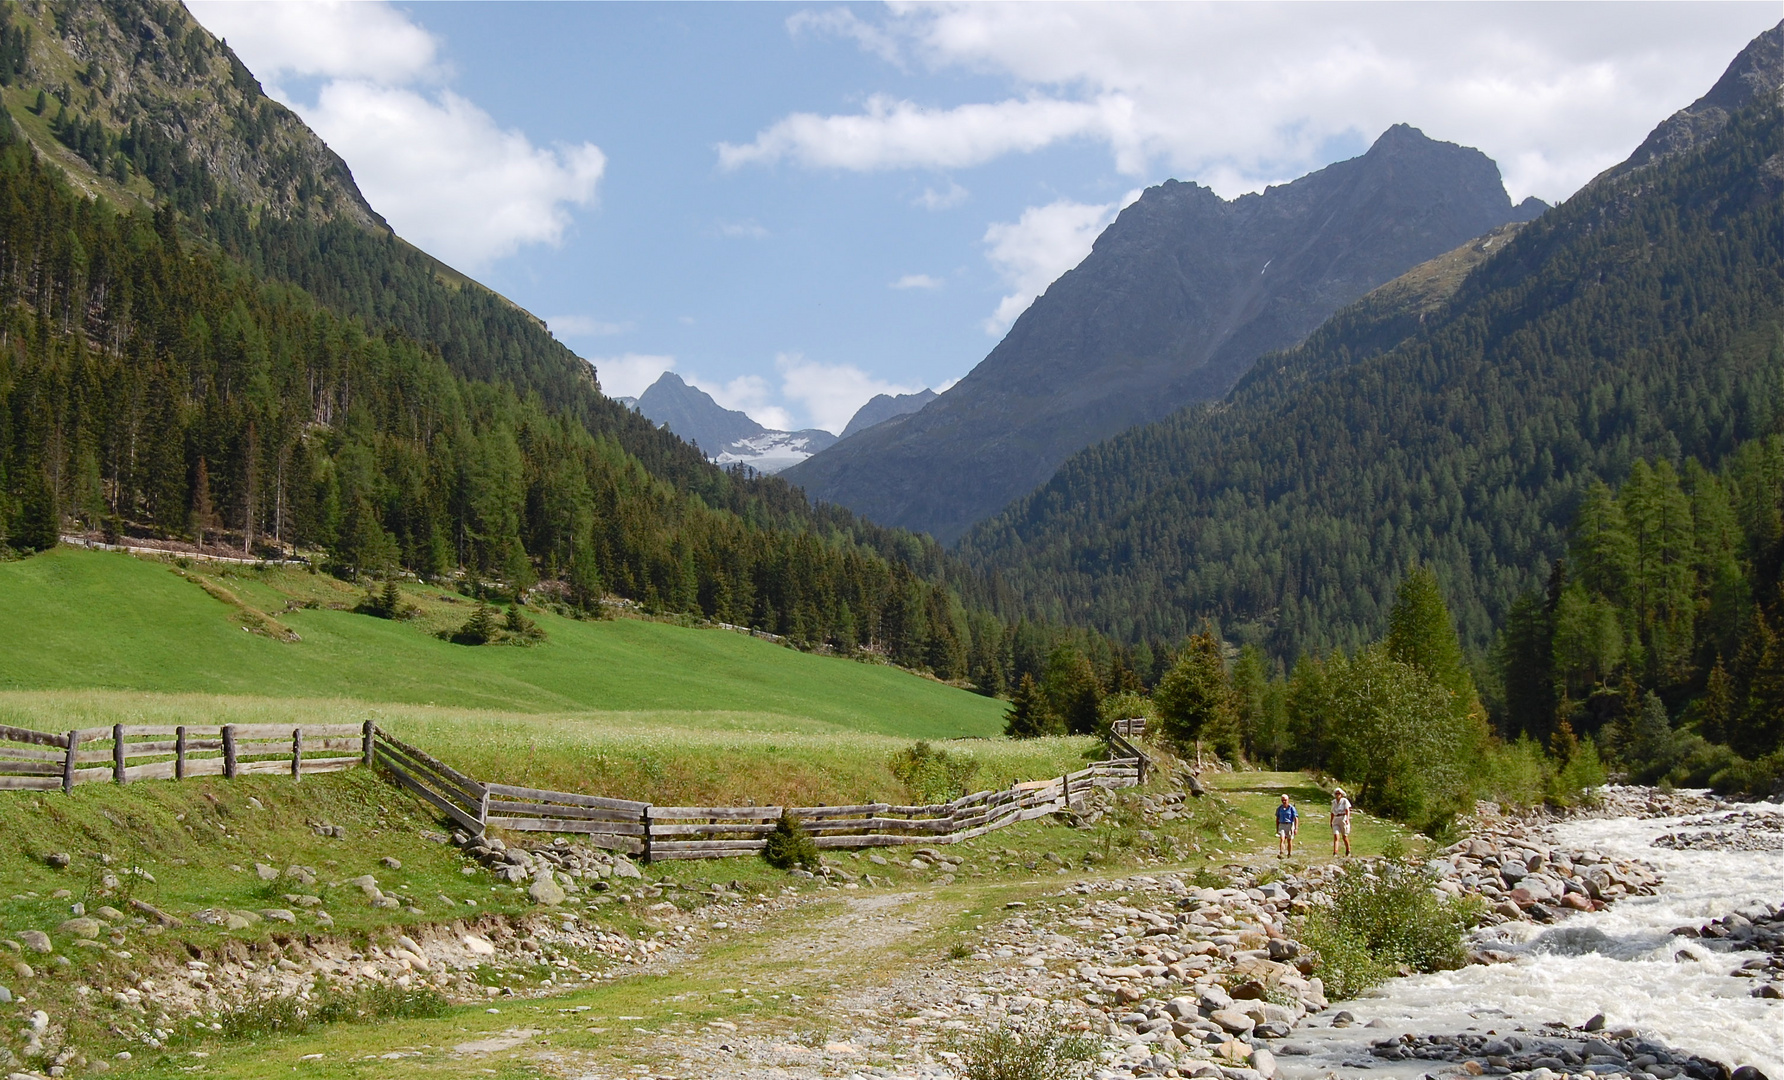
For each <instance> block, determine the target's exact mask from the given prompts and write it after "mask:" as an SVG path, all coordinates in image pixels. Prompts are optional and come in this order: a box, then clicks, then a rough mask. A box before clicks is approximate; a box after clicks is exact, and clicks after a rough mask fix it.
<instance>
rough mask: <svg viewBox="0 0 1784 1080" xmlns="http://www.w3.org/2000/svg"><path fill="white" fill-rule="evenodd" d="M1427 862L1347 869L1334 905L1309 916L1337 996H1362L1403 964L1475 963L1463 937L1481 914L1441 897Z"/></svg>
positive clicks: (1306, 938)
mask: <svg viewBox="0 0 1784 1080" xmlns="http://www.w3.org/2000/svg"><path fill="white" fill-rule="evenodd" d="M1434 884H1435V882H1434V879H1433V878H1432V876H1431V874H1430V873H1429V872H1427V871H1425V870H1424V869H1423V868H1419V867H1414V866H1408V865H1405V864H1400V863H1395V862H1391V861H1384V862H1380V863H1375V864H1353V865H1351V866H1349V867H1346V868H1345V870H1344V871H1343V873H1341V874H1340V875H1339V876H1338V877H1337V879H1335V880H1334V881H1333V882H1332V884H1331V885H1330V886H1329V887H1328V888H1327V895H1328V897H1329V898H1330V900H1331V904H1330V906H1328V907H1324V908H1319V909H1316V910H1315V911H1314V912H1313V913H1312V914H1310V915H1308V916H1307V918H1306V919H1305V920H1304V921H1303V923H1302V927H1301V942H1302V944H1304V945H1306V946H1308V947H1309V948H1311V949H1312V950H1313V951H1314V953H1315V954H1316V956H1317V960H1318V969H1317V970H1318V973H1319V975H1320V978H1321V979H1323V980H1324V981H1325V984H1326V988H1327V990H1328V992H1329V993H1330V995H1331V996H1332V997H1333V998H1335V999H1343V998H1349V997H1355V996H1356V995H1357V994H1359V993H1361V992H1363V991H1364V990H1367V989H1369V988H1370V987H1371V986H1375V985H1377V984H1378V983H1380V982H1382V981H1384V980H1385V979H1387V978H1388V977H1389V976H1391V975H1393V974H1395V973H1396V972H1397V971H1398V970H1399V969H1401V968H1402V967H1405V968H1410V969H1411V970H1413V971H1423V972H1430V971H1444V970H1448V969H1450V968H1457V967H1461V966H1462V965H1463V964H1464V963H1466V962H1467V955H1466V953H1465V952H1464V951H1463V948H1462V937H1463V934H1464V933H1465V932H1466V931H1467V929H1468V926H1469V924H1470V922H1472V921H1473V918H1474V916H1475V914H1476V912H1475V911H1474V909H1473V908H1471V907H1470V906H1468V905H1465V904H1460V903H1453V902H1450V901H1447V900H1444V899H1440V898H1439V897H1438V896H1437V895H1436V893H1435V891H1434V890H1433V888H1432V886H1433V885H1434Z"/></svg>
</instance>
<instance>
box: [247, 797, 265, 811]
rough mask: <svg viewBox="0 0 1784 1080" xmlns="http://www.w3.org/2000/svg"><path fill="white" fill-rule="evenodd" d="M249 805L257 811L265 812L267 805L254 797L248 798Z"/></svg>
mask: <svg viewBox="0 0 1784 1080" xmlns="http://www.w3.org/2000/svg"><path fill="white" fill-rule="evenodd" d="M248 805H249V806H251V807H253V808H254V809H256V810H265V809H266V804H264V803H262V802H261V801H260V800H259V799H256V798H255V797H254V796H252V795H250V796H248Z"/></svg>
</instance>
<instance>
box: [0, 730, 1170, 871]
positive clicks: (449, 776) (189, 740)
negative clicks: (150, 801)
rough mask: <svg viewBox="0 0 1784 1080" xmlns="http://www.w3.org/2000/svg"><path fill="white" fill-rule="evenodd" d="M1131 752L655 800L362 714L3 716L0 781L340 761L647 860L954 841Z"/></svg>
mask: <svg viewBox="0 0 1784 1080" xmlns="http://www.w3.org/2000/svg"><path fill="white" fill-rule="evenodd" d="M1110 746H1111V749H1112V750H1113V751H1114V752H1115V753H1116V754H1117V755H1119V756H1115V757H1113V758H1112V759H1111V760H1109V761H1099V762H1095V763H1093V764H1092V765H1090V766H1089V767H1088V768H1085V769H1081V770H1079V771H1077V772H1074V773H1068V774H1066V775H1064V776H1057V777H1053V778H1051V779H1048V780H1037V781H1032V782H1029V783H1021V784H1016V785H1014V786H1012V787H1009V788H1007V789H1005V790H1003V791H979V792H974V793H973V794H971V795H965V796H962V797H961V798H958V799H955V800H954V801H952V802H947V803H937V804H933V805H929V806H899V805H895V804H892V803H864V804H861V805H858V806H791V807H780V806H655V805H652V804H651V803H646V802H636V801H632V800H629V799H609V798H604V797H601V796H597V795H580V794H576V793H573V792H565V791H542V790H539V789H537V788H527V787H517V786H514V785H510V784H493V783H487V782H485V781H482V780H477V779H475V778H473V777H470V776H466V775H465V774H464V773H461V772H459V771H458V770H456V769H454V768H452V767H451V766H450V765H447V764H446V763H445V762H443V761H440V760H439V759H438V758H435V757H433V756H432V755H430V754H428V753H427V752H426V751H424V750H421V749H420V748H418V747H415V746H411V745H410V744H408V743H406V742H403V741H402V740H401V739H398V738H396V737H395V736H394V735H391V734H390V733H389V732H387V731H384V730H382V729H380V728H378V727H377V726H376V725H375V724H374V723H372V722H371V721H367V722H366V723H365V724H363V725H342V724H330V725H310V726H289V727H288V726H285V725H274V724H251V725H250V724H225V725H221V726H216V727H198V726H191V727H188V726H178V727H163V726H138V725H124V724H120V725H115V726H113V727H109V728H86V729H79V730H74V731H69V732H66V733H52V732H42V731H31V730H28V729H25V728H15V727H7V726H4V725H0V789H5V788H27V789H38V790H55V789H57V788H60V789H62V790H63V791H72V790H73V789H74V787H75V785H77V784H89V783H95V782H98V781H108V782H115V783H129V782H131V781H134V780H147V779H186V778H187V777H194V776H223V777H225V778H232V777H236V776H242V775H247V774H252V773H288V774H289V775H290V776H291V777H292V778H293V779H301V778H302V777H303V776H304V775H305V774H307V773H318V772H333V771H336V770H339V769H349V768H352V767H354V766H356V765H364V766H367V767H375V768H379V769H382V770H383V771H385V772H386V773H388V774H389V775H390V776H391V778H392V779H394V780H395V781H396V782H397V783H398V784H400V785H401V786H402V787H404V788H406V789H408V790H409V791H411V792H413V793H414V794H415V795H416V796H417V797H419V798H421V799H422V800H423V801H425V802H427V803H428V804H429V805H430V806H432V807H433V808H434V809H436V810H437V811H439V812H440V813H441V814H443V815H445V816H446V817H447V818H449V819H451V820H452V821H453V822H454V823H455V824H457V825H458V826H459V827H461V828H463V829H464V830H466V831H467V832H469V833H471V834H473V835H477V834H481V833H483V832H485V831H486V830H488V829H507V830H510V831H515V832H545V833H574V834H579V835H581V836H582V837H583V838H584V839H585V840H586V841H587V842H588V843H591V844H594V845H597V846H599V847H604V848H607V849H609V850H613V851H619V852H624V853H626V854H628V855H637V856H641V857H642V858H644V859H646V860H647V861H648V860H659V859H664V860H666V859H715V858H724V857H727V856H734V855H749V854H753V853H755V852H758V851H760V850H762V848H763V846H764V845H765V844H766V843H767V837H768V834H769V833H771V832H773V831H774V828H775V823H776V822H777V821H778V820H779V819H780V817H781V814H782V813H783V812H785V813H788V814H791V815H792V816H793V817H794V818H795V819H797V820H798V821H799V822H800V824H801V825H802V826H803V827H804V828H805V830H806V831H807V832H809V833H811V834H812V839H813V842H814V843H815V844H816V845H817V846H818V847H820V848H866V847H891V846H896V845H900V844H955V843H959V842H961V841H963V840H970V839H972V838H973V837H975V836H982V835H984V834H985V833H988V832H991V831H992V830H994V829H1001V828H1003V827H1005V826H1007V825H1014V824H1015V823H1017V822H1019V821H1029V820H1032V819H1034V818H1038V817H1043V816H1045V815H1047V814H1052V813H1057V812H1059V811H1061V810H1066V809H1070V808H1071V807H1074V806H1078V805H1082V802H1083V800H1084V798H1085V796H1086V795H1088V794H1089V793H1090V791H1091V790H1092V789H1093V788H1124V787H1132V786H1134V785H1136V784H1141V783H1144V782H1145V772H1146V767H1147V761H1146V758H1145V756H1144V755H1143V754H1141V753H1140V751H1139V750H1138V749H1137V748H1135V747H1134V746H1133V745H1132V744H1131V743H1129V742H1128V741H1127V739H1126V738H1125V737H1124V736H1122V735H1119V734H1117V735H1113V736H1112V738H1111V739H1110Z"/></svg>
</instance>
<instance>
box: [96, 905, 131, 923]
mask: <svg viewBox="0 0 1784 1080" xmlns="http://www.w3.org/2000/svg"><path fill="white" fill-rule="evenodd" d="M93 914H95V915H97V916H99V917H100V918H101V919H104V920H106V921H107V922H117V921H118V920H119V919H122V918H123V917H124V913H123V912H122V911H119V910H118V909H117V908H115V907H112V906H111V905H109V904H104V905H101V906H100V908H99V910H98V911H95V912H93Z"/></svg>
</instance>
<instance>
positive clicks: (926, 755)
mask: <svg viewBox="0 0 1784 1080" xmlns="http://www.w3.org/2000/svg"><path fill="white" fill-rule="evenodd" d="M886 768H888V769H890V770H891V772H892V775H893V776H894V777H895V778H897V780H898V782H899V783H901V784H903V785H904V786H905V789H906V790H907V791H909V792H910V795H911V798H912V799H915V800H916V801H917V802H920V803H939V802H947V801H949V800H950V799H958V798H959V797H960V796H962V795H965V794H966V793H967V790H968V785H970V784H971V783H972V780H973V777H974V776H976V775H978V772H979V763H978V762H977V761H974V760H973V759H972V758H970V757H967V756H966V755H965V754H950V753H949V752H948V751H946V750H943V749H940V748H939V747H934V746H931V745H929V744H928V743H927V742H919V743H917V744H916V745H915V746H912V747H910V748H909V749H907V750H900V751H898V752H897V753H895V754H893V755H892V757H891V759H890V760H889V761H887V762H886Z"/></svg>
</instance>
